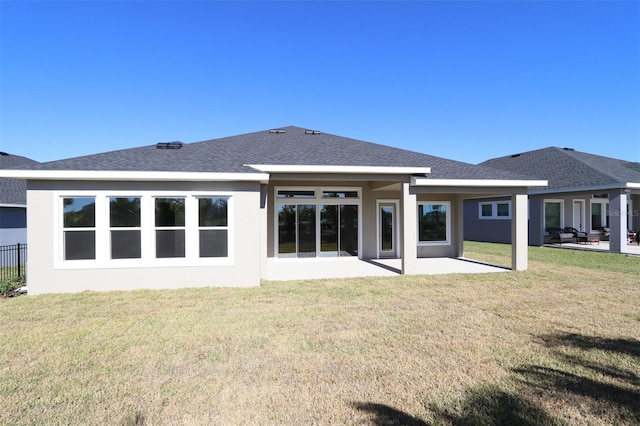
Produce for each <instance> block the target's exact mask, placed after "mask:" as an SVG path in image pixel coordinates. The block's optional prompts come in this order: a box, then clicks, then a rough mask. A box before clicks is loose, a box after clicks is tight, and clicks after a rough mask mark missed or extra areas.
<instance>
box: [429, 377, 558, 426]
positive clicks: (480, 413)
mask: <svg viewBox="0 0 640 426" xmlns="http://www.w3.org/2000/svg"><path fill="white" fill-rule="evenodd" d="M429 408H430V410H431V412H432V413H433V415H434V421H435V423H436V424H451V425H524V426H529V425H530V426H533V425H564V424H565V423H564V422H563V421H562V420H560V419H557V418H555V417H553V416H551V415H550V414H549V413H547V412H546V411H545V410H543V409H542V408H540V407H538V406H536V405H535V404H532V403H531V402H529V401H527V400H525V399H523V398H521V397H519V396H517V395H514V394H512V393H509V392H505V391H504V390H502V389H499V388H498V387H493V386H485V387H481V388H477V389H473V390H469V391H468V396H467V397H466V398H465V399H464V400H463V401H461V402H460V403H459V404H455V406H454V407H450V408H441V407H437V406H435V405H432V406H431V407H429Z"/></svg>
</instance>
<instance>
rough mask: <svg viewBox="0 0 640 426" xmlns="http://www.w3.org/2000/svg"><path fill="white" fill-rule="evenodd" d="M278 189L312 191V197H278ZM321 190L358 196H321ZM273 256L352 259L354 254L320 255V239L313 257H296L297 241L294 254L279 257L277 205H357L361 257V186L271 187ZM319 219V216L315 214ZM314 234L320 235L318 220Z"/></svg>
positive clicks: (302, 258)
mask: <svg viewBox="0 0 640 426" xmlns="http://www.w3.org/2000/svg"><path fill="white" fill-rule="evenodd" d="M278 191H313V192H314V195H315V196H314V198H278ZM323 191H333V192H339V191H357V193H358V197H357V198H355V197H351V198H322V192H323ZM273 199H274V200H275V201H274V203H273V257H274V259H276V260H277V261H287V260H288V261H291V260H294V259H301V260H304V259H307V260H308V259H323V258H331V259H334V258H335V259H353V258H354V257H355V256H337V257H333V256H331V257H328V256H322V255H320V253H321V251H320V240H319V239H318V240H317V241H316V256H315V257H301V258H299V257H297V252H298V248H297V243H296V256H295V257H293V256H291V257H287V256H283V257H280V256H279V255H278V225H279V223H278V206H281V205H306V204H308V205H314V206H316V207H317V206H320V205H340V204H347V205H357V206H358V258H359V259H361V258H362V188H361V187H356V186H276V187H274V188H273ZM319 214H320V210H319V209H318V208H316V215H319ZM316 219H319V216H316ZM316 235H320V220H316Z"/></svg>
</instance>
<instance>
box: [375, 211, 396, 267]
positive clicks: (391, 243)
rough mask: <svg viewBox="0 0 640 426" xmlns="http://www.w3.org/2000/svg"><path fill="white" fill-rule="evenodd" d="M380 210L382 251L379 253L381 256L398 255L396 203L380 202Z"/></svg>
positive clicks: (379, 242) (380, 242) (380, 246)
mask: <svg viewBox="0 0 640 426" xmlns="http://www.w3.org/2000/svg"><path fill="white" fill-rule="evenodd" d="M379 208H380V210H379V212H378V217H379V219H378V220H379V221H380V223H379V224H378V226H379V229H378V232H379V235H378V238H379V241H378V244H379V248H380V253H378V255H379V257H396V256H397V252H396V242H395V234H396V231H395V228H396V227H395V220H396V219H395V213H396V205H395V204H380V207H379Z"/></svg>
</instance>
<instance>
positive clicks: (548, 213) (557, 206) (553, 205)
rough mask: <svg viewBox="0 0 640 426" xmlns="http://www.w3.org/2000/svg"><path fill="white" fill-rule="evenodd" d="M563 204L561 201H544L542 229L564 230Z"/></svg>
mask: <svg viewBox="0 0 640 426" xmlns="http://www.w3.org/2000/svg"><path fill="white" fill-rule="evenodd" d="M563 211H564V202H563V201H562V200H545V202H544V228H545V229H547V228H564V223H563V222H564V221H563V218H562V216H563Z"/></svg>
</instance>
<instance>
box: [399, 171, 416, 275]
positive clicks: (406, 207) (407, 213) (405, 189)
mask: <svg viewBox="0 0 640 426" xmlns="http://www.w3.org/2000/svg"><path fill="white" fill-rule="evenodd" d="M417 226H418V204H417V202H416V194H413V193H411V185H410V184H409V182H403V183H402V274H404V275H407V274H417V273H418V228H417Z"/></svg>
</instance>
